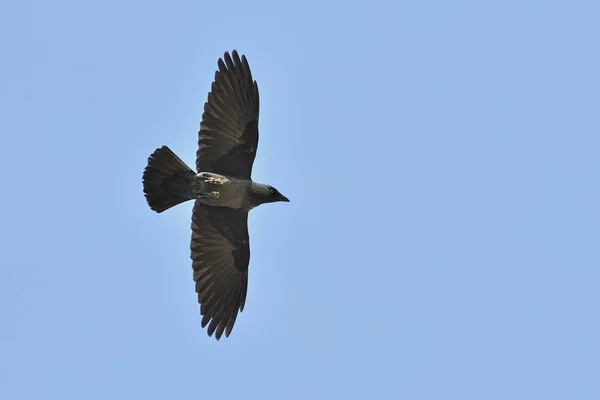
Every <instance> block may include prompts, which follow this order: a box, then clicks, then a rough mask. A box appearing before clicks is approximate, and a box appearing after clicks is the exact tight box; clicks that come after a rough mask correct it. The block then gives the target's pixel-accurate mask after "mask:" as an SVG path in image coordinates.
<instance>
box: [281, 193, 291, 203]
mask: <svg viewBox="0 0 600 400" xmlns="http://www.w3.org/2000/svg"><path fill="white" fill-rule="evenodd" d="M279 196H280V197H279V201H285V202H286V203H289V202H290V199H288V198H287V197H285V196H284V195H282V194H281V193H280V194H279Z"/></svg>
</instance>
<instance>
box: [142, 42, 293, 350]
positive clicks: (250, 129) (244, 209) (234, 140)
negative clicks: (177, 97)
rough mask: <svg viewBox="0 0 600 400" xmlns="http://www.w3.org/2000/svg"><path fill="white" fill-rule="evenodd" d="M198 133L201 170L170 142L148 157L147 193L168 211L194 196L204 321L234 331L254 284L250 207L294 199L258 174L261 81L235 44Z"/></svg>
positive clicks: (217, 330) (215, 329)
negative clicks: (254, 177) (256, 179)
mask: <svg viewBox="0 0 600 400" xmlns="http://www.w3.org/2000/svg"><path fill="white" fill-rule="evenodd" d="M218 66H219V70H218V71H217V72H216V73H215V80H214V82H213V84H212V88H211V91H210V93H209V94H208V101H207V102H206V103H205V104H204V113H203V114H202V122H201V123H200V132H199V134H198V151H197V154H196V170H197V173H196V172H194V171H192V170H191V169H190V168H189V167H188V166H187V165H186V164H185V163H184V162H183V161H181V159H180V158H179V157H177V155H175V153H173V152H172V151H171V150H170V149H169V148H168V147H166V146H163V147H161V148H159V149H157V150H156V151H154V153H152V155H150V157H149V158H148V166H147V167H146V169H145V170H144V175H143V178H142V180H143V184H144V193H145V196H146V200H147V201H148V205H149V206H150V208H151V209H152V210H154V211H156V212H159V213H160V212H163V211H165V210H167V209H169V208H171V207H173V206H175V205H177V204H180V203H182V202H184V201H188V200H192V199H195V204H194V210H193V213H192V242H191V246H190V247H191V258H192V267H193V269H194V281H195V282H196V292H197V293H198V302H199V303H200V313H201V314H202V316H203V317H202V327H205V326H206V325H208V329H207V331H208V335H209V336H212V334H213V333H214V334H215V337H216V338H217V340H218V339H220V338H221V335H222V334H223V333H225V336H229V334H230V333H231V330H232V329H233V326H234V324H235V320H236V318H237V314H238V310H239V311H243V309H244V304H245V303H246V291H247V286H248V264H249V262H250V239H249V237H248V212H249V211H250V210H251V209H252V208H254V207H256V206H258V205H260V204H263V203H270V202H275V201H289V200H288V199H287V198H286V197H285V196H283V195H282V194H281V193H279V192H278V191H277V189H275V188H273V187H272V186H269V185H263V184H259V183H255V182H253V181H252V179H251V175H252V164H253V163H254V158H255V156H256V149H257V146H258V109H259V98H258V85H257V84H256V81H254V80H253V79H252V73H251V72H250V66H249V65H248V61H247V60H246V57H245V56H242V58H241V59H240V57H239V55H238V53H237V52H236V51H235V50H234V51H233V52H232V54H231V56H230V55H229V53H227V52H226V53H225V55H224V60H223V59H219V61H218Z"/></svg>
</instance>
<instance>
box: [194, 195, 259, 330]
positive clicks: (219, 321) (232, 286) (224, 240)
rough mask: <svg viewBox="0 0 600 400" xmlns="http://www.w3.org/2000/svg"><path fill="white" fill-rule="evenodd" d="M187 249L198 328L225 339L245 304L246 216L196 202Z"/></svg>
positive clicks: (247, 257)
mask: <svg viewBox="0 0 600 400" xmlns="http://www.w3.org/2000/svg"><path fill="white" fill-rule="evenodd" d="M190 249H191V258H192V267H193V269H194V275H193V276H194V281H195V282H196V285H195V286H196V292H197V293H198V303H200V314H201V315H202V323H201V324H202V327H203V328H204V327H206V326H207V325H208V329H207V333H208V335H209V336H212V335H213V334H214V335H215V338H216V339H217V340H218V339H220V338H221V336H222V335H223V333H224V334H225V336H229V334H230V333H231V330H232V329H233V326H234V324H235V321H236V319H237V314H238V312H241V311H242V310H243V308H244V304H245V302H246V293H247V286H248V264H249V262H250V244H249V238H248V212H247V211H240V210H234V209H231V208H226V207H209V206H206V205H203V204H202V203H200V202H198V201H196V203H195V205H194V210H193V214H192V241H191V245H190Z"/></svg>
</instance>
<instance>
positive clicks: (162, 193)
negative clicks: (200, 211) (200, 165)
mask: <svg viewBox="0 0 600 400" xmlns="http://www.w3.org/2000/svg"><path fill="white" fill-rule="evenodd" d="M195 175H196V174H195V173H194V171H192V170H191V169H190V167H188V166H187V165H186V164H185V163H184V162H183V161H181V159H180V158H179V157H177V155H175V153H173V152H172V151H171V149H169V148H168V147H167V146H163V147H161V148H160V149H156V150H155V151H154V153H152V154H151V155H150V157H148V166H147V167H146V169H145V170H144V175H143V177H142V182H143V183H144V193H145V195H146V201H148V205H149V206H150V208H151V209H153V210H154V211H156V212H158V213H160V212H163V211H165V210H168V209H169V208H171V207H173V206H176V205H177V204H179V203H183V202H184V201H187V200H191V199H193V198H194V197H195V196H194V191H193V186H192V185H193V182H194V176H195Z"/></svg>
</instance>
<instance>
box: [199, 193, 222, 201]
mask: <svg viewBox="0 0 600 400" xmlns="http://www.w3.org/2000/svg"><path fill="white" fill-rule="evenodd" d="M198 197H199V198H205V199H214V200H217V199H219V198H220V197H221V193H219V192H217V191H213V192H208V193H203V194H201V195H198Z"/></svg>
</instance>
